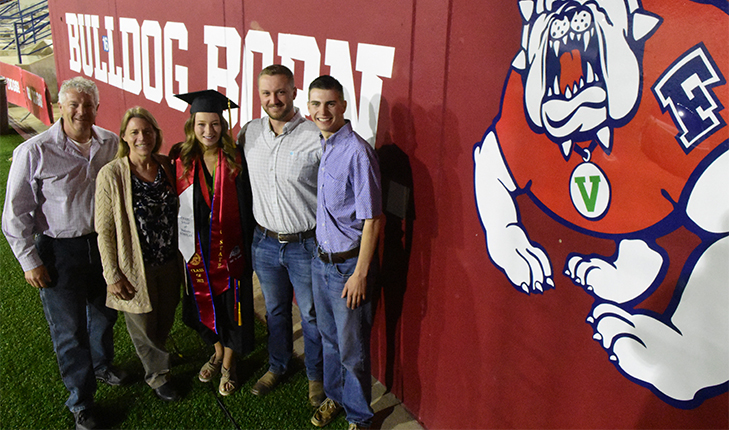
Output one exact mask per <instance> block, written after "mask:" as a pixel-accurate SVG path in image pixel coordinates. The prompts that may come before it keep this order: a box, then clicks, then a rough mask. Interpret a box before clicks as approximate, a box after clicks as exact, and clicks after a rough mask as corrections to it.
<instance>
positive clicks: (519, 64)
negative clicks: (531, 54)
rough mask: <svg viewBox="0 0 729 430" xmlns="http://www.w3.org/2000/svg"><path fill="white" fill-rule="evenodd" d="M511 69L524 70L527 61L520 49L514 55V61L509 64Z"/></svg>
mask: <svg viewBox="0 0 729 430" xmlns="http://www.w3.org/2000/svg"><path fill="white" fill-rule="evenodd" d="M511 67H513V68H515V69H516V70H519V71H522V70H526V67H527V60H526V53H525V52H524V50H523V49H520V50H519V53H518V54H516V57H514V60H513V61H512V62H511Z"/></svg>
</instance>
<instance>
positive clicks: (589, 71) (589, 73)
mask: <svg viewBox="0 0 729 430" xmlns="http://www.w3.org/2000/svg"><path fill="white" fill-rule="evenodd" d="M586 75H587V83H588V84H591V83H592V81H593V80H594V78H595V72H593V71H592V65H591V64H590V62H589V61H588V62H587V73H586Z"/></svg>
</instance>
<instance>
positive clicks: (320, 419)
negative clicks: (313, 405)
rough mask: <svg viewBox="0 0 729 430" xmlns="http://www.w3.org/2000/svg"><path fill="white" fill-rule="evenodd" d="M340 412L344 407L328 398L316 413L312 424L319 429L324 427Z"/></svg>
mask: <svg viewBox="0 0 729 430" xmlns="http://www.w3.org/2000/svg"><path fill="white" fill-rule="evenodd" d="M340 412H342V405H340V404H339V403H337V402H335V401H334V400H332V399H330V398H328V397H327V399H326V400H324V402H322V404H321V406H319V409H317V410H316V412H314V416H313V417H311V423H312V424H314V425H315V426H317V427H324V426H325V425H327V424H329V423H330V422H332V420H333V419H334V418H336V417H337V415H339V413H340Z"/></svg>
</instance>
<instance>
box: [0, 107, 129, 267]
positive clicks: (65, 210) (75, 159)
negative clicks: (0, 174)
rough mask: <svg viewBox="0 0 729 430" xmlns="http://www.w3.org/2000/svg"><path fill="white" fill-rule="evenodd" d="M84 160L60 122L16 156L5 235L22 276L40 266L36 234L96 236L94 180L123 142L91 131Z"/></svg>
mask: <svg viewBox="0 0 729 430" xmlns="http://www.w3.org/2000/svg"><path fill="white" fill-rule="evenodd" d="M92 131H93V139H92V143H91V153H90V156H89V158H88V159H86V158H85V157H84V156H83V155H82V154H81V153H80V152H79V151H78V149H76V148H75V147H74V144H73V143H72V142H71V141H69V140H68V139H67V138H66V135H65V134H64V133H63V128H62V120H59V121H57V122H56V123H55V124H53V125H52V126H51V127H50V128H49V129H48V130H46V131H45V132H43V133H41V134H39V135H37V136H35V137H33V138H32V139H30V140H28V141H26V142H24V143H22V144H20V145H19V146H18V147H17V148H15V150H14V151H13V163H12V164H11V165H10V172H9V173H8V185H7V193H6V196H5V207H4V209H3V216H2V221H3V233H5V237H6V238H7V239H8V243H9V244H10V248H11V249H12V250H13V253H14V254H15V257H16V258H17V259H18V262H19V263H20V265H21V267H22V268H23V271H28V270H30V269H34V268H36V267H38V266H40V265H41V264H43V263H42V261H41V259H40V256H39V255H38V252H37V251H36V249H35V246H34V238H33V236H34V235H35V234H45V235H46V236H50V237H53V238H73V237H79V236H83V235H85V234H89V233H93V232H94V192H95V190H96V175H97V174H98V173H99V170H100V169H101V167H103V166H104V165H105V164H106V163H108V162H109V161H110V160H111V159H112V158H114V155H115V154H116V150H117V147H118V145H119V138H118V137H117V136H116V135H115V134H114V133H112V132H110V131H108V130H104V129H103V128H100V127H97V126H93V128H92Z"/></svg>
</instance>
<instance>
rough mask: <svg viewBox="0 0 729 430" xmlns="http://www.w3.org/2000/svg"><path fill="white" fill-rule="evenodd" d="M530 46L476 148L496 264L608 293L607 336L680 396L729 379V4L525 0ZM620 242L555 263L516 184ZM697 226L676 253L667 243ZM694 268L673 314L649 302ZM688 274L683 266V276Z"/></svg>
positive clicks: (601, 323)
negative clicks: (689, 244) (670, 275)
mask: <svg viewBox="0 0 729 430" xmlns="http://www.w3.org/2000/svg"><path fill="white" fill-rule="evenodd" d="M519 9H520V11H521V14H522V19H523V23H524V29H523V33H522V34H523V36H522V43H521V50H520V51H519V52H518V54H517V55H516V57H515V59H514V61H513V63H512V69H511V70H510V73H509V76H508V78H507V80H506V84H505V88H504V93H503V99H502V104H501V111H500V114H499V116H498V118H497V119H496V120H495V121H494V123H493V125H492V126H491V127H490V128H489V129H488V131H487V132H486V134H485V136H484V139H483V141H482V142H480V143H479V144H477V145H476V146H475V148H474V187H475V197H476V205H477V209H478V213H479V217H480V220H481V223H482V226H483V229H484V231H485V233H486V246H487V249H488V254H489V257H490V258H491V260H492V262H493V263H494V264H495V265H496V266H497V267H498V268H499V269H500V270H501V271H502V272H503V273H504V274H505V275H506V277H507V278H508V279H509V281H510V282H511V284H512V285H513V286H514V287H515V288H516V289H517V290H518V291H521V292H523V293H526V294H534V293H543V292H545V291H546V290H548V289H552V288H554V287H555V282H554V277H553V267H563V270H564V273H565V275H566V276H567V277H568V278H569V279H571V280H572V282H573V283H574V284H576V285H578V286H580V287H582V288H584V290H585V291H586V292H587V293H588V294H591V295H592V296H594V299H595V302H594V306H593V308H592V309H591V310H590V312H589V315H588V317H587V322H588V323H589V324H591V325H592V327H593V329H594V339H595V340H598V341H599V342H600V344H601V345H602V347H603V348H604V349H605V350H606V351H607V354H608V357H609V360H611V361H612V362H614V364H615V366H616V367H617V368H618V369H619V370H620V371H621V372H622V373H623V374H624V375H626V376H627V377H629V378H630V379H631V380H633V381H636V382H637V383H639V384H641V385H644V386H646V387H648V388H650V389H651V390H653V391H654V392H655V393H656V394H657V395H659V397H661V398H662V399H663V400H665V401H666V402H668V403H670V404H673V405H675V406H678V407H683V408H691V407H695V406H698V405H699V404H700V403H701V402H702V401H703V400H705V399H706V398H708V397H712V396H715V395H717V394H719V393H723V392H725V391H726V390H727V381H729V151H728V150H729V140H728V138H729V132H728V131H727V130H728V129H729V128H728V127H726V122H725V119H724V118H723V117H722V114H723V112H721V111H722V109H723V104H724V103H727V100H728V99H729V91H728V90H727V85H726V81H725V78H724V74H725V73H726V70H722V68H723V69H726V68H727V67H728V66H729V52H728V51H729V43H727V38H726V35H727V29H729V19H728V15H727V13H728V12H727V11H729V5H728V4H727V2H726V1H718V0H717V1H711V0H704V1H701V2H699V1H697V2H692V1H689V0H685V1H670V2H668V1H664V0H655V1H649V0H644V1H643V2H642V3H641V2H640V1H639V0H579V1H576V0H571V1H552V0H524V1H519ZM523 193H527V194H528V195H529V197H530V198H531V199H532V200H533V201H534V202H535V203H536V204H537V205H538V206H539V207H540V208H541V209H542V210H543V211H544V212H545V214H547V215H548V216H550V217H552V218H553V219H555V220H557V221H558V222H560V223H562V224H564V225H566V226H568V227H569V228H571V229H574V230H576V231H578V232H581V233H584V234H586V235H590V236H594V237H600V238H609V239H613V240H615V242H616V250H617V251H616V253H615V254H614V255H609V256H601V255H597V254H591V255H580V254H577V253H571V254H570V255H569V257H568V258H567V261H566V262H557V261H552V260H551V259H550V256H549V250H548V249H546V248H545V247H543V246H542V245H540V244H539V243H535V242H534V241H532V240H530V237H529V234H528V232H527V229H526V227H525V225H524V224H523V223H522V222H521V219H520V216H519V208H518V206H517V201H516V197H517V196H518V195H520V194H523ZM679 228H685V229H687V230H689V231H690V232H692V233H693V234H695V235H696V236H697V237H698V238H699V242H700V245H699V246H697V247H696V248H695V249H693V251H692V252H691V254H690V257H689V258H688V259H686V258H685V257H684V258H682V259H680V258H674V256H672V255H671V254H670V253H669V252H667V251H666V250H664V249H662V248H661V247H660V246H659V245H657V243H656V240H657V239H658V238H660V237H662V236H665V235H667V234H669V233H671V232H673V231H675V230H677V229H679ZM675 264H678V265H682V267H683V268H682V270H681V275H680V277H679V280H678V283H677V285H675V293H674V295H673V298H672V301H671V304H670V305H669V306H668V308H667V309H666V310H665V311H664V312H663V313H656V312H651V311H646V310H642V309H640V307H639V305H640V303H641V302H642V301H643V300H645V298H647V297H648V296H650V295H651V294H652V293H653V292H654V291H655V290H656V289H657V288H658V287H659V286H660V285H661V284H662V283H663V282H666V281H665V275H666V272H667V270H668V267H669V266H670V265H675ZM672 282H674V283H675V279H674V280H673V281H672Z"/></svg>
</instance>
